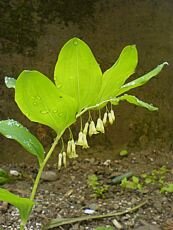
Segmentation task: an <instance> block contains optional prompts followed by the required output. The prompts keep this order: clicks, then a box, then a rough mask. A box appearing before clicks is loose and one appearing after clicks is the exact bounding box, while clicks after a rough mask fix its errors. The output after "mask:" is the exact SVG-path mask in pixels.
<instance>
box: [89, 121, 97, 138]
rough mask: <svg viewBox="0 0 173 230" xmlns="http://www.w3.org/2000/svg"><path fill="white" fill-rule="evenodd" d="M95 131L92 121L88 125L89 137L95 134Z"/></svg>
mask: <svg viewBox="0 0 173 230" xmlns="http://www.w3.org/2000/svg"><path fill="white" fill-rule="evenodd" d="M97 133H98V132H97V130H96V127H95V124H94V121H91V123H90V125H89V136H90V137H91V136H92V135H93V134H97Z"/></svg>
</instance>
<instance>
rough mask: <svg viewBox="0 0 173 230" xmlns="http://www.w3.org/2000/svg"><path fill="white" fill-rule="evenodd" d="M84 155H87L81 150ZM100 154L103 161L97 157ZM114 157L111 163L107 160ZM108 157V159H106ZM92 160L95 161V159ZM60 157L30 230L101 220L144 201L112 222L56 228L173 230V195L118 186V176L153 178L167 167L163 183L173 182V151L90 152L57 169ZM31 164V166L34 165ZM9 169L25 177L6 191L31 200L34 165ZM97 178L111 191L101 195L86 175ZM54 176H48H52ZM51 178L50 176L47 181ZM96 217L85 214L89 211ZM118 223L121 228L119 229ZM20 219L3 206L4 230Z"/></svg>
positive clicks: (49, 170) (154, 186) (50, 172)
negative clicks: (54, 222)
mask: <svg viewBox="0 0 173 230" xmlns="http://www.w3.org/2000/svg"><path fill="white" fill-rule="evenodd" d="M82 152H83V151H82ZM99 154H100V156H101V157H99ZM110 154H111V155H112V158H111V159H106V156H110ZM103 155H105V157H103ZM93 156H94V157H93ZM55 162H56V157H54V159H53V160H52V161H51V162H50V163H49V165H47V168H46V169H45V170H46V172H47V173H48V175H47V174H46V176H45V175H43V178H42V180H41V183H40V186H39V189H38V193H37V196H36V203H37V205H36V206H35V208H34V210H33V213H32V215H31V218H30V220H29V222H28V225H27V227H28V229H34V230H37V229H42V228H41V223H42V224H43V225H46V224H47V223H49V221H50V219H52V218H62V217H63V218H64V217H65V218H69V217H80V216H86V215H88V216H92V215H100V214H106V213H112V212H121V211H127V210H129V208H133V207H135V206H137V205H139V204H141V203H143V202H146V203H145V205H143V206H142V207H140V208H139V209H137V210H135V211H133V212H127V213H126V214H124V215H119V216H114V217H111V218H101V219H96V220H87V221H83V222H82V221H81V222H76V223H72V224H68V225H62V226H60V227H56V228H54V229H69V230H74V229H81V230H84V229H96V228H97V227H109V226H110V227H112V229H125V230H126V229H135V230H145V229H146V230H148V229H153V230H159V229H164V230H170V229H173V194H172V193H161V192H160V188H159V186H158V184H157V183H154V184H147V185H145V186H144V188H143V189H142V190H139V189H127V188H126V189H124V188H122V187H121V186H120V183H117V184H114V183H113V180H114V178H116V176H119V175H123V174H124V173H127V172H132V173H133V175H135V176H137V177H139V178H140V176H141V175H142V174H144V173H148V174H150V173H151V172H152V171H153V170H154V169H157V170H159V169H160V168H161V167H162V166H165V167H166V168H167V169H169V170H168V172H167V173H166V176H165V178H164V180H165V182H167V183H173V181H172V177H173V165H172V162H173V152H163V151H159V150H154V149H150V150H143V151H136V152H129V153H128V155H126V156H120V155H117V154H114V150H113V149H111V148H110V149H109V148H107V149H103V148H99V147H95V148H92V151H91V150H90V152H86V153H85V152H83V153H81V154H79V158H77V159H75V160H70V161H68V166H67V168H62V169H61V170H59V171H58V170H57V164H56V163H55ZM31 164H32V163H31ZM1 167H3V168H4V169H6V170H11V169H15V170H17V171H18V172H19V173H20V174H21V176H20V177H17V178H15V180H14V181H13V182H11V183H9V184H6V185H5V186H4V187H5V188H8V189H9V190H10V191H13V192H15V193H16V194H19V195H22V196H25V197H26V196H28V195H29V192H30V190H31V187H32V183H33V181H32V180H33V179H34V178H35V176H36V173H37V169H36V166H35V165H34V164H32V165H28V163H27V162H26V163H18V164H13V165H11V164H9V163H6V164H3V165H2V164H1ZM93 174H95V175H96V176H97V179H98V182H99V184H100V185H101V186H102V187H103V186H105V185H107V186H108V190H107V191H105V193H103V194H102V196H97V195H96V194H95V192H94V190H93V189H92V188H91V186H89V185H88V182H87V181H88V176H91V175H93ZM49 175H50V177H49ZM47 176H48V177H47ZM88 210H89V212H93V213H92V214H86V213H87V212H88ZM117 222H118V224H117ZM18 225H19V214H18V212H17V210H16V209H15V208H14V207H12V206H11V205H7V204H5V203H1V206H0V226H1V229H19V228H18Z"/></svg>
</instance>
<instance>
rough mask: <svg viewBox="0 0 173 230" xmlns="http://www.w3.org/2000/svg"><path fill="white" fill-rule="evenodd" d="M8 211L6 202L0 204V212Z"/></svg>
mask: <svg viewBox="0 0 173 230" xmlns="http://www.w3.org/2000/svg"><path fill="white" fill-rule="evenodd" d="M7 209H8V203H7V202H5V201H4V202H2V203H1V202H0V211H6V210H7Z"/></svg>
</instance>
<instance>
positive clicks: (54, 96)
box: [15, 70, 77, 134]
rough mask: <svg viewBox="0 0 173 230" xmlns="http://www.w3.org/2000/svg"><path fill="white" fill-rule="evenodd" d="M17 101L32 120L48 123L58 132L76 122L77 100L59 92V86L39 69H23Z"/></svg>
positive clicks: (19, 78)
mask: <svg viewBox="0 0 173 230" xmlns="http://www.w3.org/2000/svg"><path fill="white" fill-rule="evenodd" d="M15 101H16V102H17V104H18V106H19V108H20V109H21V111H22V112H23V113H24V114H25V115H26V116H27V117H28V118H29V119H30V120H31V121H35V122H39V123H41V124H44V125H47V126H49V127H51V128H52V129H54V130H55V131H56V132H57V133H58V134H60V133H62V132H63V131H64V130H65V129H66V128H67V127H68V126H69V125H71V124H72V123H73V122H75V120H76V118H75V115H76V112H77V109H76V102H75V100H74V99H73V98H71V97H69V96H67V95H65V94H63V93H61V92H59V90H58V89H57V87H56V86H55V85H54V84H53V83H52V82H51V81H50V80H49V79H48V78H47V77H46V76H45V75H43V74H42V73H40V72H38V71H26V70H25V71H23V72H22V73H21V74H20V76H19V77H18V79H17V81H16V90H15Z"/></svg>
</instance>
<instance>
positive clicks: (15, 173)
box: [10, 169, 21, 176]
mask: <svg viewBox="0 0 173 230" xmlns="http://www.w3.org/2000/svg"><path fill="white" fill-rule="evenodd" d="M10 175H11V176H20V175H21V174H20V173H19V172H18V171H17V170H13V169H11V170H10Z"/></svg>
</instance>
